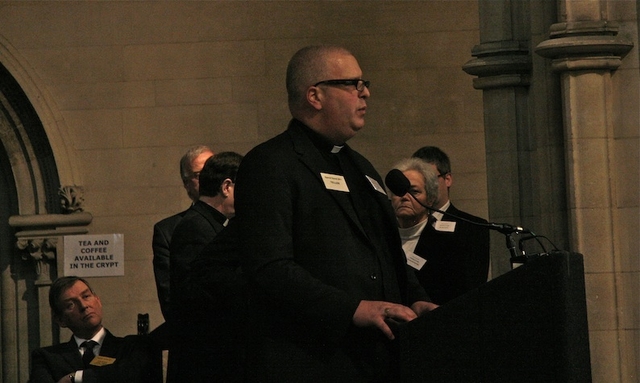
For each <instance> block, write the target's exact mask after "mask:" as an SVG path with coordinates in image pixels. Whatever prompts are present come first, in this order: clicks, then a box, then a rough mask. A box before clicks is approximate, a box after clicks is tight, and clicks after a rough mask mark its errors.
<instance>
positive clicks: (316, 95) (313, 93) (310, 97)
mask: <svg viewBox="0 0 640 383" xmlns="http://www.w3.org/2000/svg"><path fill="white" fill-rule="evenodd" d="M323 99H324V93H322V90H321V89H320V88H318V87H317V86H311V87H309V89H307V102H308V103H309V105H311V106H312V107H313V108H314V109H316V110H320V109H322V100H323Z"/></svg>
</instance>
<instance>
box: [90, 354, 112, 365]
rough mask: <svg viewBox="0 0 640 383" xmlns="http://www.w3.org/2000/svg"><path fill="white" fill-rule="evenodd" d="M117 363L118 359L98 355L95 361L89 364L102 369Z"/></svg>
mask: <svg viewBox="0 0 640 383" xmlns="http://www.w3.org/2000/svg"><path fill="white" fill-rule="evenodd" d="M115 361H116V358H110V357H108V356H102V355H98V356H96V357H95V358H93V360H92V361H91V363H89V364H90V365H92V366H98V367H102V366H108V365H110V364H113V363H115Z"/></svg>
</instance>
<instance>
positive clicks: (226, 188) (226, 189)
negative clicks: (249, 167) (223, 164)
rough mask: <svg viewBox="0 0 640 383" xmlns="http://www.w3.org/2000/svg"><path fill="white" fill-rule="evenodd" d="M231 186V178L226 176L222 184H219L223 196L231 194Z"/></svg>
mask: <svg viewBox="0 0 640 383" xmlns="http://www.w3.org/2000/svg"><path fill="white" fill-rule="evenodd" d="M231 187H233V181H231V178H227V179H225V180H224V181H222V185H220V190H221V191H222V196H223V197H228V196H229V194H231Z"/></svg>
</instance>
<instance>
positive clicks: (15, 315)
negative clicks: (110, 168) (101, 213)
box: [1, 186, 93, 381]
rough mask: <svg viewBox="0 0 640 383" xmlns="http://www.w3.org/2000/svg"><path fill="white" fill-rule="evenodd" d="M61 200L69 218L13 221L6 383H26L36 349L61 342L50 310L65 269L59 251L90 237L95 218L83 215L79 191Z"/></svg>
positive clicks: (6, 283)
mask: <svg viewBox="0 0 640 383" xmlns="http://www.w3.org/2000/svg"><path fill="white" fill-rule="evenodd" d="M59 194H60V197H61V202H62V210H63V211H65V212H66V213H68V214H36V215H15V216H11V217H9V225H10V226H11V227H12V228H14V230H15V236H16V249H17V254H16V256H15V257H13V259H12V260H11V267H10V276H11V277H4V276H6V274H3V278H2V304H3V306H2V315H1V320H2V329H3V331H2V354H3V358H2V370H3V371H2V375H3V377H4V378H5V379H7V380H8V381H23V380H26V379H27V377H28V368H29V353H30V351H31V350H32V349H33V348H37V347H42V346H48V345H51V344H56V343H58V342H59V331H58V327H57V326H54V325H53V323H52V320H51V310H50V308H49V287H50V286H51V283H52V280H54V279H55V278H56V277H57V276H58V272H57V269H58V264H61V259H59V257H58V255H60V254H58V250H59V249H60V247H61V246H60V245H61V244H62V243H63V237H64V236H65V235H76V234H86V233H87V232H88V228H87V226H88V225H89V224H90V223H91V220H92V218H93V217H92V216H91V214H89V213H86V212H83V211H82V208H81V204H82V189H81V188H79V187H76V186H72V187H63V188H61V189H60V192H59ZM26 345H28V347H25V346H26Z"/></svg>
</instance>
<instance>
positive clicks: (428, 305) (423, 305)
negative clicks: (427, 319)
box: [411, 301, 440, 316]
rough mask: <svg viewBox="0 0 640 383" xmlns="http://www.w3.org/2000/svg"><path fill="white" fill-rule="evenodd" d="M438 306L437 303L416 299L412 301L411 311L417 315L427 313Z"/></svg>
mask: <svg viewBox="0 0 640 383" xmlns="http://www.w3.org/2000/svg"><path fill="white" fill-rule="evenodd" d="M438 307H440V306H438V305H437V304H435V303H433V302H427V301H417V302H414V303H413V304H412V305H411V310H413V312H415V313H416V315H417V316H420V315H422V314H424V313H427V312H429V311H431V310H435V309H437V308H438Z"/></svg>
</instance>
